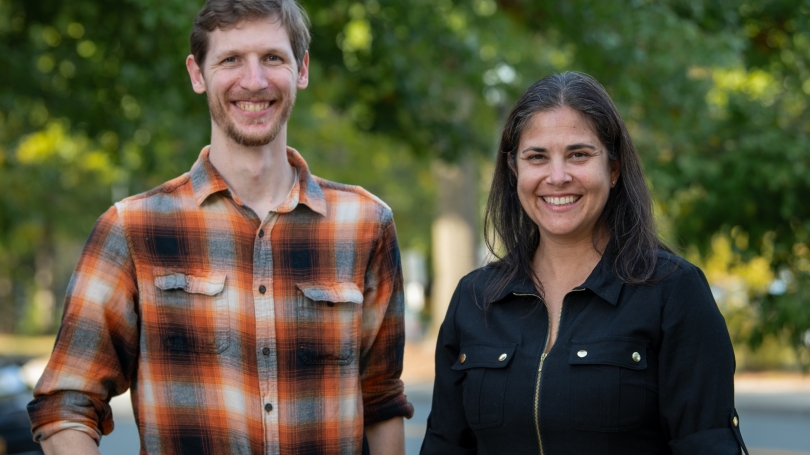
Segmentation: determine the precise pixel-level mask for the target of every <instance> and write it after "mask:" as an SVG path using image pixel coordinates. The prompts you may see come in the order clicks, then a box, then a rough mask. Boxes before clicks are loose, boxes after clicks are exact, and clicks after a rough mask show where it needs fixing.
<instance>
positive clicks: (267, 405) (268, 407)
mask: <svg viewBox="0 0 810 455" xmlns="http://www.w3.org/2000/svg"><path fill="white" fill-rule="evenodd" d="M264 410H265V411H267V412H270V411H272V410H273V405H272V404H270V403H267V404H266V405H264Z"/></svg>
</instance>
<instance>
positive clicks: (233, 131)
mask: <svg viewBox="0 0 810 455" xmlns="http://www.w3.org/2000/svg"><path fill="white" fill-rule="evenodd" d="M236 96H238V98H241V99H252V100H256V96H255V94H251V93H237V94H236ZM259 98H260V99H263V100H266V101H272V99H271V98H268V97H267V96H259ZM275 103H280V104H281V105H280V106H279V108H280V109H279V110H278V113H277V114H276V116H275V118H269V119H256V120H253V121H251V122H250V124H251V125H260V124H263V123H271V122H274V123H272V125H271V126H270V128H269V129H268V130H266V131H265V132H260V133H256V134H251V133H249V132H247V131H243V130H241V129H240V128H239V126H238V125H237V124H236V123H235V122H234V121H233V118H232V117H230V116H229V115H228V112H227V110H226V109H225V106H224V105H223V103H221V102H219V101H218V100H216V99H213V98H212V97H211V96H208V110H209V112H210V113H211V119H212V120H213V121H214V122H215V123H216V124H217V125H219V127H220V128H222V130H223V131H224V132H225V135H227V136H228V137H229V138H230V139H231V140H233V141H234V142H236V143H237V144H239V145H242V146H245V147H261V146H263V145H267V144H269V143H271V142H273V140H275V138H276V136H278V133H279V132H281V128H282V127H283V126H284V125H285V124H286V123H287V120H288V119H289V118H290V114H291V113H292V108H293V106H294V105H295V92H293V93H292V94H291V96H289V97H284V98H281V99H278V98H277V99H275ZM237 109H238V108H237Z"/></svg>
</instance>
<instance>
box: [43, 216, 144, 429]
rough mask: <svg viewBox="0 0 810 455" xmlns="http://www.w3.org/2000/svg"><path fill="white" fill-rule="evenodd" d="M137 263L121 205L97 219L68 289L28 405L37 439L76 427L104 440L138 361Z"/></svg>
mask: <svg viewBox="0 0 810 455" xmlns="http://www.w3.org/2000/svg"><path fill="white" fill-rule="evenodd" d="M135 282H136V280H135V271H134V265H133V262H132V259H131V256H130V253H129V248H128V244H127V241H126V238H125V235H124V230H123V228H122V226H121V224H120V221H119V218H118V213H117V210H116V209H115V207H112V208H110V209H109V210H108V211H107V212H106V213H105V214H104V215H102V216H101V218H99V220H98V221H97V223H96V225H95V227H94V228H93V231H92V233H91V234H90V238H89V239H88V241H87V244H86V245H85V247H84V251H83V252H82V256H81V259H80V260H79V263H78V265H77V266H76V270H75V271H74V273H73V277H72V278H71V281H70V284H69V285H68V290H67V296H66V298H65V310H64V316H63V318H62V325H61V327H60V329H59V333H58V335H57V338H56V344H55V346H54V350H53V353H52V355H51V358H50V360H49V362H48V365H47V367H46V369H45V372H44V373H43V375H42V377H41V378H40V380H39V382H38V384H37V386H36V388H35V389H34V400H33V401H32V402H31V403H29V405H28V413H29V417H30V419H31V423H32V432H33V434H34V439H35V440H37V441H39V440H42V439H47V438H48V437H50V436H51V435H53V434H54V433H56V432H59V431H62V430H66V429H74V430H79V431H83V432H85V433H87V434H88V435H90V436H91V437H92V438H93V439H95V440H96V442H98V441H99V440H100V438H101V436H102V435H105V434H109V433H110V432H111V431H112V429H113V420H112V410H111V408H110V405H109V402H110V399H111V398H112V397H113V396H115V395H119V394H121V393H123V392H124V391H126V390H127V389H128V388H129V385H130V377H131V374H132V372H133V370H134V367H135V359H136V357H137V346H138V344H137V343H138V331H137V313H136V310H135V302H136V300H137V293H136V289H137V286H136V284H135Z"/></svg>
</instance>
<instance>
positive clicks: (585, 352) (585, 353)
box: [577, 349, 588, 358]
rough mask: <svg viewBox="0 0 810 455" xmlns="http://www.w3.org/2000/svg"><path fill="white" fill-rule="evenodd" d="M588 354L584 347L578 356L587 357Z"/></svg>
mask: <svg viewBox="0 0 810 455" xmlns="http://www.w3.org/2000/svg"><path fill="white" fill-rule="evenodd" d="M586 355H588V351H586V350H584V349H583V350H581V351H579V352H577V357H580V358H582V357H585V356H586Z"/></svg>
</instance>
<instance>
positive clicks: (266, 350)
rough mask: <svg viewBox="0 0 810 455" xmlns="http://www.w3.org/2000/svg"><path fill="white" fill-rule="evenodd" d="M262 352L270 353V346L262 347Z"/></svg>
mask: <svg viewBox="0 0 810 455" xmlns="http://www.w3.org/2000/svg"><path fill="white" fill-rule="evenodd" d="M262 354H264V355H270V348H264V349H262Z"/></svg>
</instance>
